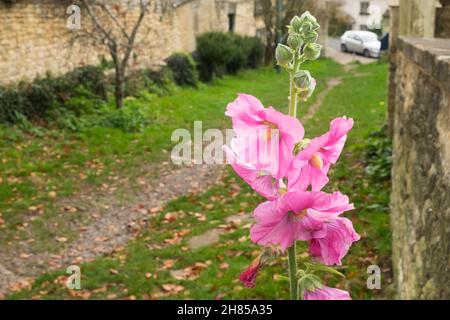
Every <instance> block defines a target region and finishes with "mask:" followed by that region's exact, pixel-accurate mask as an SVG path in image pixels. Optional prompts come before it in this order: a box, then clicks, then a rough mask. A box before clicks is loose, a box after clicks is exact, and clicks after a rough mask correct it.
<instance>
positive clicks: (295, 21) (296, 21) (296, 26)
mask: <svg viewBox="0 0 450 320" xmlns="http://www.w3.org/2000/svg"><path fill="white" fill-rule="evenodd" d="M289 24H290V26H291V28H292V30H294V31H295V32H298V31H299V30H300V28H301V26H302V20H301V19H300V17H299V16H294V17H293V18H292V19H291V22H290V23H289Z"/></svg>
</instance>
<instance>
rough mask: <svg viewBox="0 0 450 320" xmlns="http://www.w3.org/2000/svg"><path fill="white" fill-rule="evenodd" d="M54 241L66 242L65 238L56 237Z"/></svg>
mask: <svg viewBox="0 0 450 320" xmlns="http://www.w3.org/2000/svg"><path fill="white" fill-rule="evenodd" d="M55 239H56V241H58V242H66V241H67V238H66V237H56V238H55Z"/></svg>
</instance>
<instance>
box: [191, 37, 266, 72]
mask: <svg viewBox="0 0 450 320" xmlns="http://www.w3.org/2000/svg"><path fill="white" fill-rule="evenodd" d="M263 55H264V46H263V44H262V43H261V41H260V40H259V39H258V38H256V37H242V36H239V35H236V34H234V33H223V32H207V33H204V34H202V35H200V36H199V37H197V49H196V52H195V59H196V60H197V64H198V70H199V74H200V79H201V80H202V81H210V80H211V79H212V78H213V77H214V76H218V77H221V76H222V75H223V74H224V73H236V72H237V71H239V70H240V69H243V68H257V67H259V66H260V65H261V63H262V59H263Z"/></svg>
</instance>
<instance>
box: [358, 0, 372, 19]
mask: <svg viewBox="0 0 450 320" xmlns="http://www.w3.org/2000/svg"><path fill="white" fill-rule="evenodd" d="M369 5H370V3H369V1H361V6H360V9H359V14H360V15H362V16H368V15H369Z"/></svg>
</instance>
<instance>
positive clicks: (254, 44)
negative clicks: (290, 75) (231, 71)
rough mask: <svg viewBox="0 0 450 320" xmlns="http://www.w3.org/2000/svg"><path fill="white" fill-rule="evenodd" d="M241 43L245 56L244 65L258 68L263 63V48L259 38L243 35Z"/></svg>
mask: <svg viewBox="0 0 450 320" xmlns="http://www.w3.org/2000/svg"><path fill="white" fill-rule="evenodd" d="M242 45H243V48H244V52H245V56H246V58H247V61H246V67H247V68H251V69H256V68H259V67H260V66H261V65H262V63H263V58H264V50H265V48H264V45H263V43H262V42H261V40H260V39H258V38H257V37H244V38H243V41H242Z"/></svg>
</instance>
